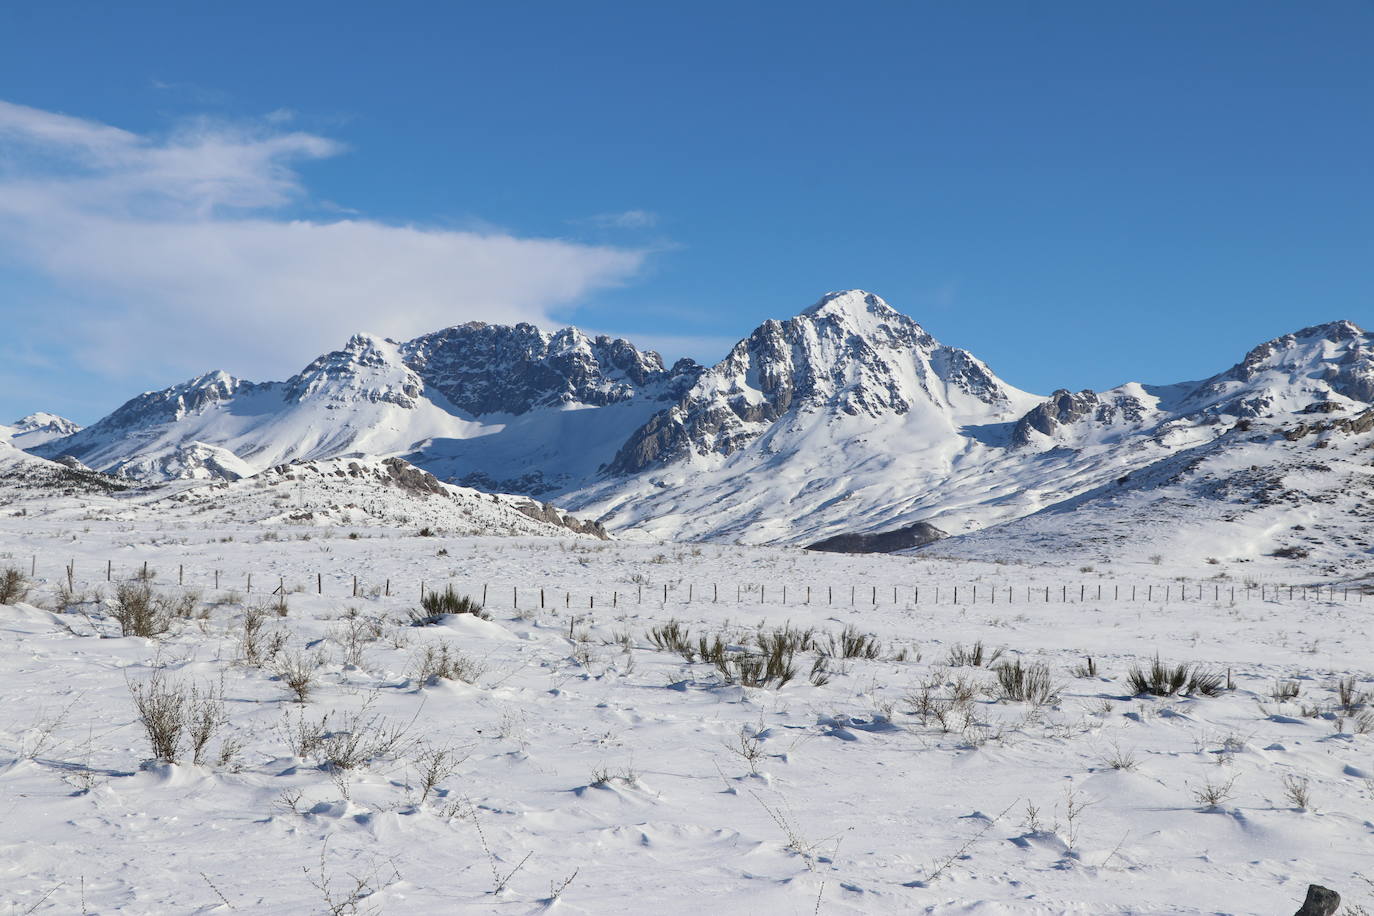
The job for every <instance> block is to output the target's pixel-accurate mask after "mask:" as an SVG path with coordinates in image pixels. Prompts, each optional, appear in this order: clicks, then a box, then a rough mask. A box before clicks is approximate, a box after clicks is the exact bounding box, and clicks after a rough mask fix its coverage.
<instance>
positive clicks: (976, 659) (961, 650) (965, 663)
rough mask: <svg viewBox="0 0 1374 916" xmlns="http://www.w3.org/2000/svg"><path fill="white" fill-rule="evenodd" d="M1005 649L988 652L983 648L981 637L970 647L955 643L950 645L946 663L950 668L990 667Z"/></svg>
mask: <svg viewBox="0 0 1374 916" xmlns="http://www.w3.org/2000/svg"><path fill="white" fill-rule="evenodd" d="M1005 651H1006V650H1005V649H993V650H992V651H990V652H989V651H988V650H987V649H986V648H984V646H983V641H982V640H981V639H980V640H979V641H978V642H975V643H974V644H973V645H972V646H971V647H965V646H964V645H963V644H962V643H957V644H955V645H953V646H951V647H950V650H949V659H948V661H947V664H948V665H949V666H950V667H951V668H984V667H987V668H991V667H992V666H993V665H995V664H996V663H997V660H998V659H999V658H1001V657H1002V655H1003V653H1004V652H1005Z"/></svg>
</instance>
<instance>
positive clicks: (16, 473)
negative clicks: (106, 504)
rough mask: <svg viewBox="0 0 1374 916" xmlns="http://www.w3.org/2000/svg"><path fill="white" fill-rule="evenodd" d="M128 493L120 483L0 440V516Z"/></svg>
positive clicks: (70, 462)
mask: <svg viewBox="0 0 1374 916" xmlns="http://www.w3.org/2000/svg"><path fill="white" fill-rule="evenodd" d="M127 489H129V482H128V481H120V480H117V479H115V478H112V477H107V476H106V475H104V474H100V473H97V472H95V471H92V470H91V469H90V468H86V467H83V466H82V465H80V464H79V463H78V462H75V461H69V462H65V463H64V462H57V461H48V460H47V459H45V458H39V457H37V456H36V455H30V454H29V453H28V452H25V451H21V450H20V449H18V448H15V447H14V446H13V445H11V444H10V443H8V442H6V441H4V440H0V512H4V513H6V514H19V515H29V514H31V513H38V512H45V511H48V510H49V509H50V508H51V507H52V506H53V504H54V503H58V502H64V503H65V504H66V507H67V508H71V507H73V506H76V505H77V503H76V502H74V501H73V500H72V499H71V497H76V498H78V499H80V500H85V499H89V498H97V499H98V498H103V497H109V496H110V495H111V494H114V493H119V492H121V491H124V490H127Z"/></svg>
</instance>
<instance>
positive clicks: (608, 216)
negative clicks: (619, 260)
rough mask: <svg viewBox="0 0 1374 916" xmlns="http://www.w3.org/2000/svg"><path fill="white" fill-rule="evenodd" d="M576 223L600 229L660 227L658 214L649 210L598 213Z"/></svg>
mask: <svg viewBox="0 0 1374 916" xmlns="http://www.w3.org/2000/svg"><path fill="white" fill-rule="evenodd" d="M576 222H580V223H583V224H585V225H588V226H596V227H597V228H599V229H651V228H653V227H654V226H657V225H658V214H657V213H651V212H649V211H648V210H625V211H622V212H620V213H598V214H596V215H595V216H588V217H586V218H584V219H581V220H577V221H576Z"/></svg>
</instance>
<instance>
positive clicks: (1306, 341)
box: [1186, 321, 1374, 417]
mask: <svg viewBox="0 0 1374 916" xmlns="http://www.w3.org/2000/svg"><path fill="white" fill-rule="evenodd" d="M1314 383H1320V384H1319V385H1318V384H1314ZM1322 388H1325V389H1327V390H1329V391H1332V392H1334V393H1336V394H1339V395H1341V396H1343V397H1347V398H1350V399H1351V400H1355V401H1370V400H1374V335H1370V334H1368V333H1366V332H1365V331H1364V330H1362V329H1361V328H1359V327H1358V326H1356V325H1355V324H1353V323H1351V322H1349V321H1333V322H1330V323H1329V324H1321V325H1316V326H1314V327H1310V328H1303V329H1302V330H1301V331H1296V332H1294V333H1292V334H1285V335H1284V336H1283V337H1277V338H1275V339H1274V340H1270V341H1266V342H1265V343H1262V344H1260V345H1259V346H1257V347H1255V348H1254V349H1253V350H1251V351H1250V352H1249V353H1247V354H1246V355H1245V358H1244V359H1243V360H1241V361H1240V362H1239V363H1237V364H1236V365H1234V366H1232V367H1231V368H1230V369H1228V370H1226V371H1225V372H1223V373H1221V374H1219V375H1215V376H1213V377H1212V378H1210V379H1207V380H1206V381H1204V382H1202V383H1201V384H1200V385H1198V387H1197V388H1196V389H1195V390H1194V391H1193V392H1192V393H1191V394H1190V395H1189V396H1188V398H1187V399H1186V400H1187V402H1188V404H1189V405H1190V406H1194V407H1196V408H1197V409H1206V410H1211V411H1214V412H1224V413H1230V414H1233V415H1235V416H1239V417H1247V416H1249V417H1258V416H1264V415H1266V414H1268V413H1269V412H1271V411H1272V410H1274V409H1275V408H1276V407H1282V406H1283V404H1282V401H1283V400H1284V394H1285V392H1284V391H1283V390H1282V389H1298V390H1307V391H1311V392H1312V393H1318V392H1319V391H1320V390H1321V389H1322ZM1265 389H1270V390H1268V391H1266V390H1265ZM1276 389H1277V390H1276ZM1308 400H1310V398H1308Z"/></svg>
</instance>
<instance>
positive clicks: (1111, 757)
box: [1102, 744, 1140, 773]
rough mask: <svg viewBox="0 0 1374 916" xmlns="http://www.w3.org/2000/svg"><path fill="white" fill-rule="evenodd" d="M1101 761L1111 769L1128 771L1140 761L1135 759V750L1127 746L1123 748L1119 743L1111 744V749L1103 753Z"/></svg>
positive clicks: (1133, 768)
mask: <svg viewBox="0 0 1374 916" xmlns="http://www.w3.org/2000/svg"><path fill="white" fill-rule="evenodd" d="M1102 762H1103V763H1104V764H1106V765H1107V766H1109V767H1111V768H1112V769H1113V770H1125V771H1126V772H1128V773H1129V772H1132V771H1134V770H1135V768H1136V767H1138V766H1139V765H1140V761H1139V760H1137V759H1136V756H1135V751H1133V750H1131V749H1129V748H1124V749H1123V748H1122V747H1121V745H1119V744H1113V745H1112V747H1111V751H1110V752H1109V753H1107V754H1104V755H1103V757H1102Z"/></svg>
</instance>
